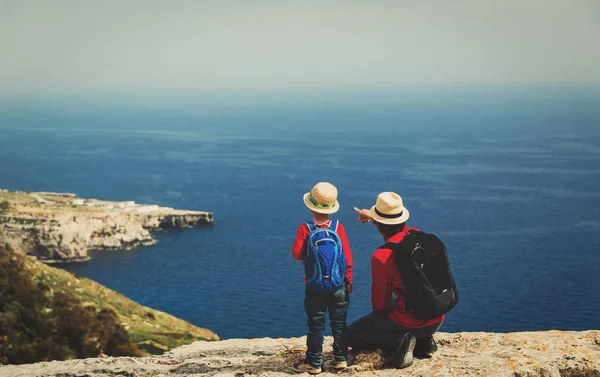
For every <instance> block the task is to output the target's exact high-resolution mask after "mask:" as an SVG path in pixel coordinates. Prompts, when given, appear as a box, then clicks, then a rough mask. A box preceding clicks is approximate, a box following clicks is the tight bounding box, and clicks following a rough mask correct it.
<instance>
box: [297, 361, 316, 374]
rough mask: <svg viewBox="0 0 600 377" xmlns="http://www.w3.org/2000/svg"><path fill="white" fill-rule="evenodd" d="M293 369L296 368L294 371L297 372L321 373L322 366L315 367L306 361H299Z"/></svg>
mask: <svg viewBox="0 0 600 377" xmlns="http://www.w3.org/2000/svg"><path fill="white" fill-rule="evenodd" d="M292 369H294V372H297V373H304V372H308V373H310V374H319V373H321V367H313V366H312V365H310V364H306V363H305V362H304V361H299V362H297V363H296V364H294V366H293V367H292Z"/></svg>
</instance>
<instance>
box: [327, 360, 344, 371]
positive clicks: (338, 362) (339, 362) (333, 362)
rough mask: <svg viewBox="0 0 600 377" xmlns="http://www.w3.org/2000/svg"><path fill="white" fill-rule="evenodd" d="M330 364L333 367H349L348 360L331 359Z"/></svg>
mask: <svg viewBox="0 0 600 377" xmlns="http://www.w3.org/2000/svg"><path fill="white" fill-rule="evenodd" d="M329 366H330V367H331V368H333V369H346V368H348V362H347V361H346V360H335V359H333V360H331V362H330V363H329Z"/></svg>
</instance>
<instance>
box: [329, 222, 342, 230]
mask: <svg viewBox="0 0 600 377" xmlns="http://www.w3.org/2000/svg"><path fill="white" fill-rule="evenodd" d="M339 224H340V222H339V221H338V220H331V222H330V223H329V228H331V229H333V230H334V231H335V232H337V228H338V225H339Z"/></svg>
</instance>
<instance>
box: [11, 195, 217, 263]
mask: <svg viewBox="0 0 600 377" xmlns="http://www.w3.org/2000/svg"><path fill="white" fill-rule="evenodd" d="M213 223H214V217H213V214H212V213H211V212H200V211H185V210H175V209H172V208H168V207H159V206H157V205H140V204H136V203H134V202H131V201H126V202H111V201H100V200H96V199H82V198H78V197H77V196H76V195H75V194H69V193H48V192H38V193H32V192H22V191H8V190H0V244H8V245H10V247H11V248H12V249H13V250H14V251H15V252H17V253H20V254H26V255H32V256H35V257H36V258H38V259H39V260H41V261H43V262H46V263H53V262H61V263H65V262H83V261H87V260H88V259H89V257H88V252H89V251H93V250H101V251H103V250H123V249H132V248H135V247H138V246H145V245H151V244H153V243H155V242H156V241H155V240H154V238H152V235H151V232H152V231H156V230H161V229H162V230H168V229H174V228H189V227H194V226H201V225H210V224H213Z"/></svg>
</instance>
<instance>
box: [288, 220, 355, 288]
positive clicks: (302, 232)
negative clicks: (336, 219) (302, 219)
mask: <svg viewBox="0 0 600 377" xmlns="http://www.w3.org/2000/svg"><path fill="white" fill-rule="evenodd" d="M329 224H331V220H327V221H326V222H324V223H323V224H319V225H317V226H318V227H319V228H328V227H329ZM309 234H310V230H308V226H306V224H302V225H300V226H299V227H298V231H297V232H296V241H294V246H292V255H293V256H294V258H295V259H296V260H302V259H303V258H304V252H305V251H306V248H305V245H304V242H306V239H307V238H308V235H309ZM337 234H338V236H340V240H341V241H342V250H343V251H344V254H345V255H346V264H347V266H348V267H347V268H346V281H347V282H348V283H350V284H352V252H351V251H350V244H349V243H348V237H347V236H346V231H345V230H344V226H343V225H342V223H338V227H337ZM304 283H306V279H304Z"/></svg>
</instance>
